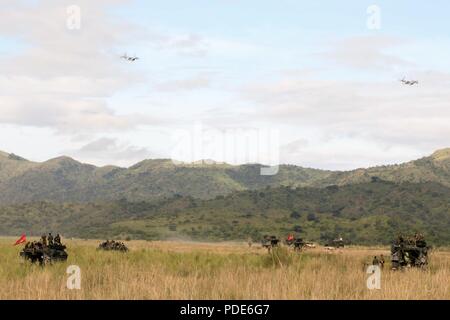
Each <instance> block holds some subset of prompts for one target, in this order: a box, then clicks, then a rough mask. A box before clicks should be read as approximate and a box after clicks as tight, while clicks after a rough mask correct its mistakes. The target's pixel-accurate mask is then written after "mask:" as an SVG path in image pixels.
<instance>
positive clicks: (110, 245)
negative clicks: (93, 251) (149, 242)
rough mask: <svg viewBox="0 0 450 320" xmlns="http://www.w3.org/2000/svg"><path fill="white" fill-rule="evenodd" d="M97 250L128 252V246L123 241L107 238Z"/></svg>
mask: <svg viewBox="0 0 450 320" xmlns="http://www.w3.org/2000/svg"><path fill="white" fill-rule="evenodd" d="M97 250H106V251H111V250H112V251H121V252H127V251H128V248H127V246H126V245H125V244H124V243H123V242H119V241H115V240H111V241H110V240H106V241H105V242H102V243H100V245H99V246H98V248H97Z"/></svg>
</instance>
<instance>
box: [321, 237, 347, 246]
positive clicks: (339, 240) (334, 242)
mask: <svg viewBox="0 0 450 320" xmlns="http://www.w3.org/2000/svg"><path fill="white" fill-rule="evenodd" d="M325 247H333V248H344V240H343V239H342V238H337V239H334V240H331V241H328V242H327V243H326V244H325Z"/></svg>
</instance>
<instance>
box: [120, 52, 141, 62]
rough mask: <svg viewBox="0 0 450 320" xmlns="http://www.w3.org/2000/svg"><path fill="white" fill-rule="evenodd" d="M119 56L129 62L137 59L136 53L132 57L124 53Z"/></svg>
mask: <svg viewBox="0 0 450 320" xmlns="http://www.w3.org/2000/svg"><path fill="white" fill-rule="evenodd" d="M121 58H122V59H125V60H127V61H131V62H134V61H136V60H138V59H139V57H136V55H135V56H134V57H130V56H128V55H127V54H126V53H125V54H124V55H123V56H121Z"/></svg>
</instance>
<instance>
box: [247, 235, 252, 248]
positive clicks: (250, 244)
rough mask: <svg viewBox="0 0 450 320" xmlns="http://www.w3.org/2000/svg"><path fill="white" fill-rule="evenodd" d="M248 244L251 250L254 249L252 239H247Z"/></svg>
mask: <svg viewBox="0 0 450 320" xmlns="http://www.w3.org/2000/svg"><path fill="white" fill-rule="evenodd" d="M247 243H248V247H249V248H251V247H252V243H253V242H252V238H250V237H248V239H247Z"/></svg>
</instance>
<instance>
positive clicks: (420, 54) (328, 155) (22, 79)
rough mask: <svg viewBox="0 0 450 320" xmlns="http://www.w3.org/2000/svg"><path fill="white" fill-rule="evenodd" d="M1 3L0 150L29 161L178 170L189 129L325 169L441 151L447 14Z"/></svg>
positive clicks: (436, 6)
mask: <svg viewBox="0 0 450 320" xmlns="http://www.w3.org/2000/svg"><path fill="white" fill-rule="evenodd" d="M0 3H1V6H2V7H1V10H0V133H1V134H0V150H3V151H7V152H13V153H15V154H18V155H21V156H23V157H26V158H28V159H30V160H35V161H43V160H47V159H49V158H52V157H56V156H60V155H69V156H72V157H74V158H76V159H78V160H80V161H83V162H89V163H93V164H97V165H105V164H116V165H120V166H129V165H131V164H133V163H135V162H137V161H139V160H142V159H145V158H170V157H177V156H178V155H180V153H179V152H178V153H177V150H178V149H177V148H179V147H180V145H182V146H185V145H186V144H187V143H189V141H191V140H192V139H191V138H192V137H193V136H194V135H191V132H193V131H195V130H196V129H195V128H198V127H201V128H202V129H201V130H202V131H201V132H202V134H203V137H202V139H204V140H205V141H208V139H209V143H210V144H211V141H213V143H212V144H213V145H214V146H216V147H217V146H219V147H218V148H219V149H222V151H223V149H227V148H226V147H223V146H221V145H220V144H221V143H220V142H218V141H220V139H219V140H217V139H216V140H215V137H216V136H217V135H220V134H221V133H223V134H224V135H225V134H230V135H232V136H233V135H234V138H235V139H237V140H238V141H241V140H243V139H244V138H242V137H245V136H246V135H247V136H248V135H249V134H250V135H251V134H252V133H254V132H259V133H261V132H263V133H264V132H268V131H271V132H272V131H276V132H277V134H278V135H277V137H278V138H277V140H276V143H275V142H272V143H271V148H272V149H270V150H272V151H271V152H275V153H277V156H276V158H277V161H279V162H282V163H291V164H297V165H302V166H308V167H315V168H324V169H352V168H357V167H367V166H372V165H378V164H389V163H398V162H403V161H407V160H410V159H415V158H419V157H421V156H425V155H428V154H430V153H432V152H433V151H434V150H436V149H440V148H444V147H450V139H449V137H450V59H449V58H448V57H449V56H450V34H449V32H448V30H450V22H449V20H448V13H449V12H450V4H449V3H448V1H445V0H436V1H433V3H432V4H431V3H427V2H425V1H411V0H408V1H406V0H397V1H390V0H389V1H388V0H386V1H381V0H380V1H365V0H351V1H350V0H349V1H345V2H344V1H332V0H329V1H325V0H323V1H302V0H279V1H269V0H258V1H256V0H247V1H237V0H167V1H143V0H135V1H132V0H129V1H128V0H96V1H89V0H70V1H65V0H41V1H39V0H0ZM373 5H376V6H373ZM78 10H79V15H78ZM124 53H127V54H128V55H137V56H139V57H140V59H139V60H137V61H135V62H128V61H126V60H124V59H121V58H120V56H121V55H123V54H124ZM403 77H406V78H408V79H417V80H419V81H420V83H419V86H415V87H407V86H404V85H402V84H401V83H400V82H399V79H401V78H403ZM205 128H206V129H205ZM183 135H184V136H185V137H184V138H183ZM209 135H212V136H214V138H213V139H211V137H210V136H209ZM186 136H188V137H190V138H188V139H186ZM204 136H206V138H205V137H204ZM262 136H264V134H263V135H262ZM180 139H181V140H180ZM260 139H261V138H260ZM202 143H203V142H202ZM222 147H223V148H222ZM205 149H207V150H206V151H207V152H206V151H205V150H203V149H202V150H203V151H201V152H200V153H195V156H194V157H193V160H195V159H196V158H212V159H214V160H219V161H223V160H227V161H228V160H229V159H230V157H229V154H228V155H225V156H224V152H215V151H211V146H209V147H207V148H205ZM174 150H175V152H174ZM227 150H228V149H227ZM234 150H236V149H234ZM216 151H217V150H216ZM227 152H228V153H229V152H232V151H227ZM235 152H236V151H235ZM225 153H226V152H225ZM180 156H181V155H180ZM182 160H184V159H182ZM229 162H233V161H229ZM236 162H245V160H236ZM251 162H252V161H251ZM262 162H263V161H262Z"/></svg>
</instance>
